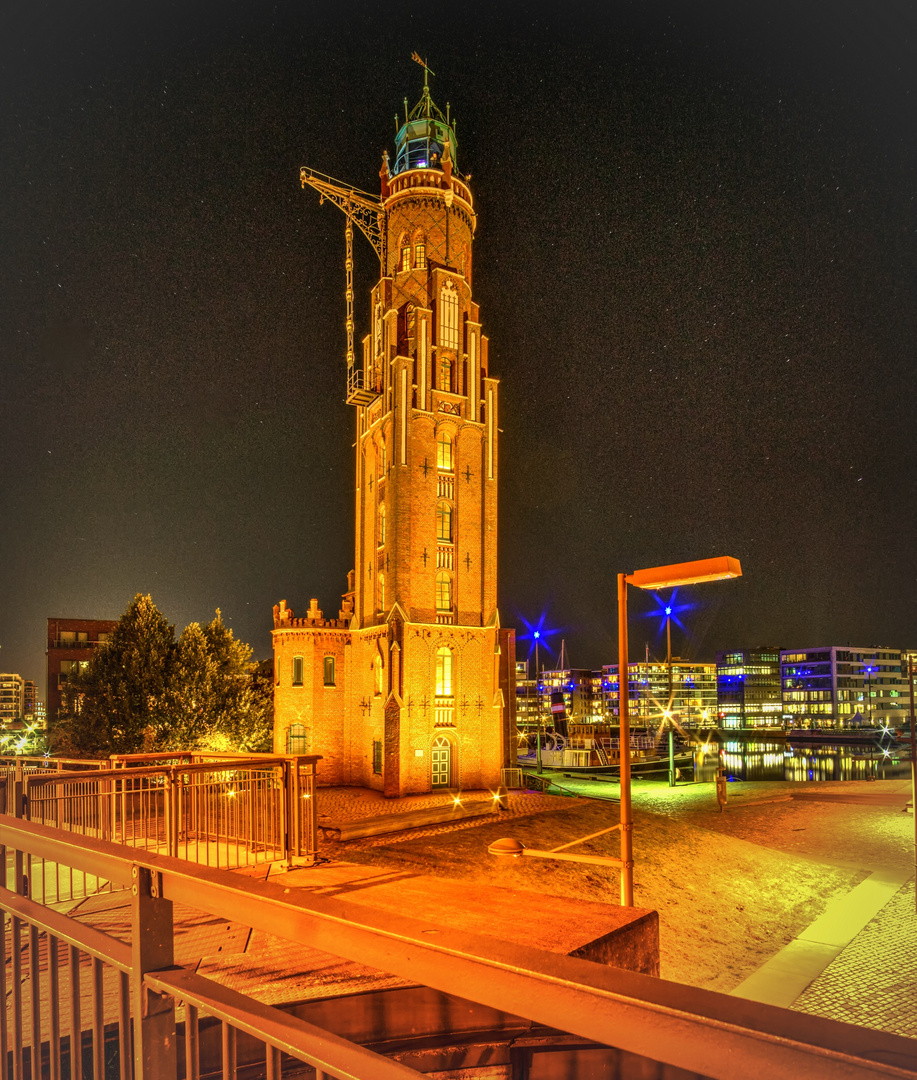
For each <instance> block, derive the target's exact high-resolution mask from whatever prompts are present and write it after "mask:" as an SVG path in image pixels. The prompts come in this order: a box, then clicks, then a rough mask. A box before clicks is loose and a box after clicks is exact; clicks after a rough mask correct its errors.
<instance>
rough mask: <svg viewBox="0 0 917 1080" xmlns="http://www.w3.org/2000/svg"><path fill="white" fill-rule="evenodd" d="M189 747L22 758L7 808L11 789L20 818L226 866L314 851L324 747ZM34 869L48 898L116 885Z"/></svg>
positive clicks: (40, 865)
mask: <svg viewBox="0 0 917 1080" xmlns="http://www.w3.org/2000/svg"><path fill="white" fill-rule="evenodd" d="M191 756H192V755H188V754H174V755H168V756H167V759H168V762H169V763H166V764H163V763H161V762H162V758H163V755H155V756H154V755H134V756H131V758H124V757H120V758H116V759H113V761H112V764H113V765H114V766H115V767H104V768H93V769H86V770H84V771H81V772H70V771H56V770H54V769H51V768H35V769H31V770H30V769H29V768H28V767H20V768H19V769H18V771H16V770H14V771H13V772H12V773H10V772H8V773H7V778H6V779H5V781H0V809H3V808H6V806H7V802H6V800H7V798H8V797H9V798H10V799H11V801H10V802H9V805H8V811H7V812H10V813H12V814H14V815H15V816H17V817H24V818H26V819H28V820H29V821H34V822H38V823H40V824H43V825H50V826H53V827H54V828H57V829H62V830H65V831H67V832H73V833H79V834H80V835H82V836H91V837H95V838H97V839H100V840H110V841H113V842H115V843H119V844H127V845H130V846H131V847H133V848H136V849H139V850H143V851H149V852H157V853H162V854H165V855H170V856H173V857H175V858H180V859H186V860H188V861H190V862H196V863H201V864H203V865H205V866H214V867H220V868H223V869H237V868H239V867H241V866H248V865H252V864H256V863H260V862H275V861H280V860H285V861H286V862H288V863H289V862H291V861H293V860H297V861H299V862H302V863H304V864H309V863H311V862H313V861H314V860H315V856H316V852H317V844H318V837H317V827H316V811H315V768H316V764H317V762H318V761H319V760H320V757H319V756H317V755H303V756H282V757H274V756H271V755H259V756H256V757H246V756H243V755H232V756H227V755H219V756H218V755H212V756H211V755H194V757H195V758H197V757H204V756H206V757H207V758H208V759H209V760H195V761H192V760H189V759H190V758H191ZM149 760H155V761H159V762H160V763H159V764H155V765H149V764H146V762H147V761H149ZM93 764H94V765H95V764H97V763H93ZM105 764H106V766H108V764H109V763H107V762H106V763H105ZM10 776H12V778H13V779H12V780H10V778H9V777H10ZM26 874H27V878H28V880H29V882H30V888H31V895H32V896H33V897H35V898H36V899H40V900H41V901H42V902H46V903H52V902H53V903H57V902H63V901H67V900H73V899H78V898H82V897H84V896H87V895H91V894H92V893H95V892H101V891H107V890H109V889H111V888H112V884H111V883H110V882H108V881H106V880H104V879H101V878H98V876H95V875H89V876H87V875H85V874H80V873H76V872H74V871H73V870H72V869H71V868H69V867H62V866H58V865H56V864H49V863H45V862H44V861H42V860H40V859H33V860H30V861H29V865H28V866H27V867H26ZM0 1080H2V1078H0Z"/></svg>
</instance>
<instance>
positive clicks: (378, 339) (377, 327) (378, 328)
mask: <svg viewBox="0 0 917 1080" xmlns="http://www.w3.org/2000/svg"><path fill="white" fill-rule="evenodd" d="M373 329H374V335H373V337H374V344H375V349H376V356H378V355H379V354H380V353H381V352H382V305H381V304H376V318H375V322H374V326H373Z"/></svg>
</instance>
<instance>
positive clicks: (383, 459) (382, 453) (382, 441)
mask: <svg viewBox="0 0 917 1080" xmlns="http://www.w3.org/2000/svg"><path fill="white" fill-rule="evenodd" d="M385 462H386V457H385V439H380V440H379V475H380V476H385Z"/></svg>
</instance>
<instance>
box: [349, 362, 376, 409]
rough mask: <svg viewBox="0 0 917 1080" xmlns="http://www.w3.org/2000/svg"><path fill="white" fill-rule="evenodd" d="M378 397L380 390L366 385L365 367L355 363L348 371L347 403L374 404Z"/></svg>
mask: <svg viewBox="0 0 917 1080" xmlns="http://www.w3.org/2000/svg"><path fill="white" fill-rule="evenodd" d="M377 397H379V392H378V391H377V390H375V389H373V387H371V386H367V385H365V382H364V379H363V368H361V367H357V366H356V365H354V366H353V367H352V368H351V369H350V370H349V371H348V372H347V404H348V405H363V406H365V405H372V403H373V402H374V401H375V400H376V398H377Z"/></svg>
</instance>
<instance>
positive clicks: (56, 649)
mask: <svg viewBox="0 0 917 1080" xmlns="http://www.w3.org/2000/svg"><path fill="white" fill-rule="evenodd" d="M117 625H118V621H117V619H48V652H47V657H48V681H47V687H46V693H45V701H46V704H47V721H48V723H49V724H52V725H53V723H54V721H55V720H56V719H57V714H58V712H59V711H60V706H61V694H62V691H63V688H64V686H65V685H66V683H67V679H68V678H69V677H70V676H71V675H73V674H75V673H76V672H77V671H79V670H80V669H81V668H83V667H85V666H86V664H87V663H88V662H89V658H90V657H91V656H92V654H93V652H94V651H95V650H96V649H97V648H98V647H99V645H101V644H104V643H105V642H106V641H108V636H109V634H111V632H112V630H114V628H115V627H116V626H117Z"/></svg>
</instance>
